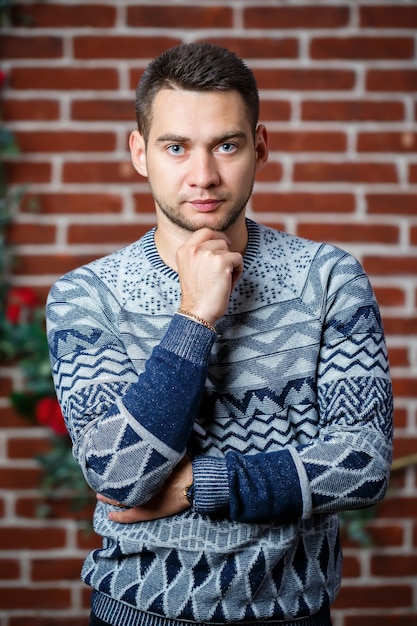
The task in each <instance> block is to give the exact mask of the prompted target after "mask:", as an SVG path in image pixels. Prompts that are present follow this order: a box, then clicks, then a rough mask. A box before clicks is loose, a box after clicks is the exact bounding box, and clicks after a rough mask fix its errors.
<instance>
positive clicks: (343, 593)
mask: <svg viewBox="0 0 417 626" xmlns="http://www.w3.org/2000/svg"><path fill="white" fill-rule="evenodd" d="M412 602H413V589H412V586H411V585H405V584H404V585H400V584H394V583H392V584H391V585H381V584H378V585H375V586H372V585H349V586H347V585H342V589H341V590H340V593H339V596H338V598H337V600H336V602H335V604H334V608H335V609H343V608H347V609H351V608H352V607H353V606H354V607H355V608H363V609H364V608H366V609H371V608H374V607H375V608H382V607H384V608H386V609H393V608H399V607H401V608H408V607H412ZM366 623H367V621H366Z"/></svg>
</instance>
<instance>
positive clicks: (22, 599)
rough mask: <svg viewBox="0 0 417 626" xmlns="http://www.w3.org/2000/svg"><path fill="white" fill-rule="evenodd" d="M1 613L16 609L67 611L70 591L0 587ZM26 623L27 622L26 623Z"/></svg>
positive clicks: (64, 589)
mask: <svg viewBox="0 0 417 626" xmlns="http://www.w3.org/2000/svg"><path fill="white" fill-rule="evenodd" d="M0 606H1V608H2V611H6V610H11V609H18V610H20V611H22V610H24V609H41V610H48V609H49V610H52V609H55V610H56V609H67V608H69V607H70V606H71V590H70V589H68V588H63V587H56V586H55V587H51V588H49V589H48V588H45V587H34V588H31V587H28V586H27V585H25V586H24V587H21V588H20V587H18V586H14V587H1V588H0ZM26 623H27V622H26Z"/></svg>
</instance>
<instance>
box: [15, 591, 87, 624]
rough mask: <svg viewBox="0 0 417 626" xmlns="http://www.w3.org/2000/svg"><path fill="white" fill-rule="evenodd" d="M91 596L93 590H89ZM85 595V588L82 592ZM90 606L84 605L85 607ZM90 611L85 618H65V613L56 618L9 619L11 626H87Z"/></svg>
mask: <svg viewBox="0 0 417 626" xmlns="http://www.w3.org/2000/svg"><path fill="white" fill-rule="evenodd" d="M87 590H88V593H89V594H90V595H91V590H90V589H89V588H87ZM81 593H82V595H83V594H84V588H82V590H81ZM86 606H88V607H89V606H90V605H89V604H88V605H84V607H86ZM89 613H90V611H88V612H87V611H86V612H85V615H84V616H83V617H65V615H64V611H63V615H62V616H56V617H46V616H43V617H28V616H26V617H13V616H11V617H9V626H86V625H87V624H88V615H89Z"/></svg>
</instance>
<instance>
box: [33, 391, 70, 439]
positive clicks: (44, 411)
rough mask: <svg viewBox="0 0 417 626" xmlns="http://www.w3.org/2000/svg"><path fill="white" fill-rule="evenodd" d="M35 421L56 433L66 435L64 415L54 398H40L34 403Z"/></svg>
mask: <svg viewBox="0 0 417 626" xmlns="http://www.w3.org/2000/svg"><path fill="white" fill-rule="evenodd" d="M36 421H37V422H38V424H40V425H41V426H47V427H48V428H50V429H51V430H53V431H54V433H55V434H57V435H67V434H68V431H67V427H66V426H65V422H64V417H63V415H62V411H61V407H60V406H59V404H58V400H57V399H56V398H41V400H39V402H38V403H37V405H36Z"/></svg>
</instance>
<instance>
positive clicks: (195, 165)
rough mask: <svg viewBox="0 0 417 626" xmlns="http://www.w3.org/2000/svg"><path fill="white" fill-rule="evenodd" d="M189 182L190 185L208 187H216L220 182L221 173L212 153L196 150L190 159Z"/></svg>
mask: <svg viewBox="0 0 417 626" xmlns="http://www.w3.org/2000/svg"><path fill="white" fill-rule="evenodd" d="M188 166H189V169H188V173H187V184H188V185H190V187H200V188H201V189H207V188H209V187H214V186H216V185H218V184H219V182H220V174H219V170H218V167H217V163H216V158H215V156H214V155H213V154H212V153H207V152H205V151H200V150H198V151H195V152H193V153H192V154H191V156H190V158H189V160H188Z"/></svg>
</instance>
